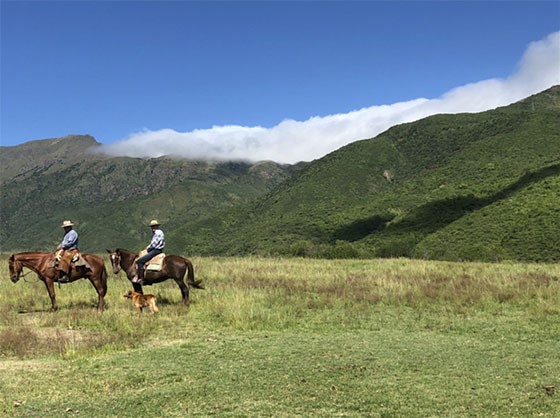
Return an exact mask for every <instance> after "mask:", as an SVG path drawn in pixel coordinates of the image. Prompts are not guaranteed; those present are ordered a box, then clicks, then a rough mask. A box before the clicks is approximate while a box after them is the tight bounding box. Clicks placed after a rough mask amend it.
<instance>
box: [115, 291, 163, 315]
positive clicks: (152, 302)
mask: <svg viewBox="0 0 560 418" xmlns="http://www.w3.org/2000/svg"><path fill="white" fill-rule="evenodd" d="M123 296H124V297H125V298H126V299H132V303H134V306H136V309H138V313H142V309H143V308H145V307H147V308H148V309H150V312H151V313H156V312H159V309H158V307H157V306H156V300H157V299H156V297H155V296H154V295H143V294H142V293H138V292H135V291H134V290H129V291H128V293H126V294H124V295H123Z"/></svg>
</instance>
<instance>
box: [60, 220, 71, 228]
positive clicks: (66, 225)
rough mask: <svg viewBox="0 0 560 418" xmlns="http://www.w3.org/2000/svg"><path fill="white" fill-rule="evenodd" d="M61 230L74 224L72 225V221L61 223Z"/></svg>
mask: <svg viewBox="0 0 560 418" xmlns="http://www.w3.org/2000/svg"><path fill="white" fill-rule="evenodd" d="M60 226H61V227H62V228H66V227H69V226H74V224H73V223H72V221H63V222H62V225H60Z"/></svg>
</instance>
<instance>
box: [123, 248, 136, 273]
mask: <svg viewBox="0 0 560 418" xmlns="http://www.w3.org/2000/svg"><path fill="white" fill-rule="evenodd" d="M136 257H137V255H136V254H134V253H132V252H130V251H122V250H121V268H122V269H124V270H128V269H130V268H131V267H133V264H134V259H135V258H136Z"/></svg>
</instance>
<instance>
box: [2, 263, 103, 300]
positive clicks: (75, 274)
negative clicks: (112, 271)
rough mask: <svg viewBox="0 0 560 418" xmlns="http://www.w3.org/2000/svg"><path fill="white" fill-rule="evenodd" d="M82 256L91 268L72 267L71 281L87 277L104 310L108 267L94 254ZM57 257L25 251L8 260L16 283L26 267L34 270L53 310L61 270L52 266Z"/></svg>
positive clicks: (11, 277)
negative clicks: (45, 287) (56, 285)
mask: <svg viewBox="0 0 560 418" xmlns="http://www.w3.org/2000/svg"><path fill="white" fill-rule="evenodd" d="M82 257H83V258H84V259H85V260H86V262H87V263H88V264H89V265H90V266H91V270H90V269H87V268H86V267H84V266H81V267H76V268H72V271H71V275H70V282H73V281H75V280H78V279H81V278H86V279H88V280H89V281H90V282H91V284H92V285H93V287H95V290H96V291H97V295H98V301H97V309H98V310H99V311H102V310H103V309H104V308H105V300H104V297H105V295H106V294H107V269H106V268H105V263H104V262H103V258H101V257H99V256H97V255H93V254H82ZM54 258H55V254H54V253H44V252H25V253H17V254H12V255H11V256H10V258H9V260H8V263H9V267H10V279H11V280H12V282H14V283H16V282H17V281H18V280H19V277H20V275H21V272H22V270H23V268H24V267H27V268H28V269H30V270H32V271H34V272H35V273H37V276H39V279H41V280H42V281H43V282H44V283H45V285H46V286H47V291H48V292H49V296H50V297H51V304H52V310H53V311H56V310H57V309H58V305H57V303H56V295H55V293H54V283H55V282H58V279H59V278H58V276H59V272H58V271H57V270H56V269H55V268H54V267H52V265H53V261H54Z"/></svg>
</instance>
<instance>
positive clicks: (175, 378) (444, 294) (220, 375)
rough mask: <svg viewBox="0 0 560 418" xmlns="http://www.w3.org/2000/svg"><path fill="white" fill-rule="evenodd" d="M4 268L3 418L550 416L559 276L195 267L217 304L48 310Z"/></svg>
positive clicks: (557, 357)
mask: <svg viewBox="0 0 560 418" xmlns="http://www.w3.org/2000/svg"><path fill="white" fill-rule="evenodd" d="M6 258H7V255H4V256H2V257H1V259H0V280H1V283H2V287H1V288H2V290H1V294H2V296H1V301H2V304H1V306H0V416H10V417H11V416H14V417H45V416H49V417H68V416H74V415H76V416H87V417H90V416H91V417H135V416H139V415H143V416H169V417H173V416H176V417H184V416H223V417H268V416H274V417H295V416H299V417H334V416H341V417H366V416H367V417H474V416H481V417H488V416H498V417H557V416H560V393H558V391H560V350H559V345H558V341H559V340H560V272H559V271H558V267H557V266H555V265H538V264H479V263H444V262H426V261H411V260H406V259H393V260H337V261H326V260H310V259H260V258H200V259H193V262H194V264H195V268H196V275H197V278H202V279H204V280H205V284H206V286H207V289H206V290H202V291H197V290H193V291H192V293H191V297H192V299H191V300H192V304H191V306H190V308H188V309H185V308H183V307H182V306H181V305H180V293H179V290H178V288H177V287H176V285H175V284H174V283H173V282H171V281H169V282H166V283H164V284H160V285H156V286H154V287H152V288H150V287H147V288H146V292H147V293H148V292H149V293H154V294H156V295H157V296H158V301H159V306H160V313H159V314H158V315H150V314H143V315H141V316H139V315H136V314H135V313H134V310H133V308H132V305H131V304H130V302H129V301H127V300H125V299H123V298H122V294H123V293H125V291H126V290H128V289H129V287H130V286H129V284H128V282H127V281H126V279H125V278H124V276H123V277H115V276H114V275H112V274H111V275H110V276H111V277H110V281H109V295H108V297H107V302H108V309H107V311H106V312H104V313H98V312H96V311H95V310H94V306H95V301H96V294H95V291H94V290H93V287H91V285H90V284H89V283H88V282H85V281H81V282H78V283H73V284H70V285H65V286H62V287H60V288H58V287H57V296H58V301H59V306H60V310H59V311H58V312H55V313H51V312H48V309H49V307H50V302H49V298H48V296H47V293H46V290H45V288H44V285H43V284H42V283H41V282H39V281H38V280H37V279H36V277H34V276H33V275H32V274H29V275H28V276H26V278H25V280H23V279H22V280H21V281H20V282H19V283H17V284H12V283H11V282H10V281H9V278H8V269H7V262H6Z"/></svg>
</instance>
